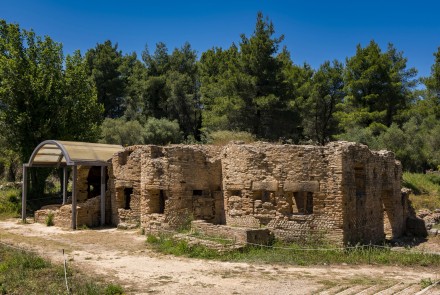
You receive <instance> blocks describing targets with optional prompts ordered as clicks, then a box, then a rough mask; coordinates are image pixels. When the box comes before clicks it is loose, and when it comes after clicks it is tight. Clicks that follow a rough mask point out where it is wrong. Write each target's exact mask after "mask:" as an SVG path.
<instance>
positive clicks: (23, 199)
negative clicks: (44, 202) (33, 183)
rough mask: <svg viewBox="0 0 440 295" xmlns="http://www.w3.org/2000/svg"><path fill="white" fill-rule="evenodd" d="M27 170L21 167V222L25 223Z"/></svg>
mask: <svg viewBox="0 0 440 295" xmlns="http://www.w3.org/2000/svg"><path fill="white" fill-rule="evenodd" d="M27 172H28V169H27V167H26V166H25V165H23V183H22V185H21V188H22V190H21V218H22V220H23V222H26V198H27V189H28V175H27Z"/></svg>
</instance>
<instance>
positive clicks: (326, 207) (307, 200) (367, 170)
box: [109, 142, 409, 244]
mask: <svg viewBox="0 0 440 295" xmlns="http://www.w3.org/2000/svg"><path fill="white" fill-rule="evenodd" d="M401 173H402V169H401V165H400V163H399V162H398V161H396V160H395V158H394V155H393V153H391V152H387V151H380V152H373V151H370V150H369V149H368V148H367V147H366V146H364V145H360V144H354V143H347V142H334V143H330V144H328V145H327V146H324V147H317V146H297V145H275V144H269V143H256V144H229V145H227V146H225V147H218V146H205V145H174V146H165V147H159V146H133V147H128V148H126V149H125V151H122V152H119V153H117V154H115V156H114V157H113V159H112V165H110V181H109V188H110V191H111V193H110V195H111V202H112V222H113V224H115V225H117V224H119V223H125V224H140V226H141V227H142V228H144V229H145V230H146V231H148V230H151V229H155V230H158V229H159V230H160V229H170V228H171V229H173V228H174V229H175V228H179V227H181V226H182V225H184V224H185V223H187V222H188V221H189V220H205V221H207V222H209V223H212V224H219V225H228V226H233V227H244V228H267V229H269V230H270V231H271V232H272V233H273V234H274V235H275V237H277V238H280V239H284V240H295V239H299V238H304V237H306V236H308V235H311V234H319V235H322V236H324V237H326V238H328V239H330V240H333V241H335V242H340V243H341V242H342V243H345V244H348V243H351V244H355V243H358V242H359V243H370V242H372V243H375V242H379V241H383V240H384V238H385V235H388V236H389V237H399V236H401V235H402V234H403V233H404V231H405V225H406V219H407V217H408V214H409V212H408V210H407V208H408V204H407V199H406V198H405V197H402V194H401V191H400V188H401Z"/></svg>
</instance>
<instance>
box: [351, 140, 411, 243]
mask: <svg viewBox="0 0 440 295" xmlns="http://www.w3.org/2000/svg"><path fill="white" fill-rule="evenodd" d="M342 152H343V154H342V162H343V165H342V167H343V181H342V190H343V199H342V204H343V220H344V242H345V243H351V244H355V243H370V242H372V243H375V242H379V241H382V240H383V239H384V237H385V235H386V234H387V235H388V237H389V238H396V237H399V236H401V235H402V234H403V232H404V230H405V223H406V218H407V212H405V208H406V207H407V204H406V198H404V197H402V194H401V176H402V167H401V165H400V162H398V161H396V160H395V158H394V154H393V153H391V152H387V151H379V152H373V151H370V150H369V149H368V147H366V146H364V145H359V144H354V143H345V144H344V146H343V148H342ZM384 224H385V228H386V229H387V231H386V232H385V231H384Z"/></svg>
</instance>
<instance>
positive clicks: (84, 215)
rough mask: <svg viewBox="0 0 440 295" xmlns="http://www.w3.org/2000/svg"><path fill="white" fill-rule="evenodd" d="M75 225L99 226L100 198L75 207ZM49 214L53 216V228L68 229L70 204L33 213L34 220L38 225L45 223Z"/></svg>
mask: <svg viewBox="0 0 440 295" xmlns="http://www.w3.org/2000/svg"><path fill="white" fill-rule="evenodd" d="M76 208H77V215H76V224H77V226H78V227H81V226H84V225H85V226H87V227H95V226H99V225H100V218H101V210H100V197H95V198H91V199H88V200H87V201H85V202H83V203H79V204H78V205H77V207H76ZM49 214H53V224H54V225H55V226H59V227H64V228H70V227H71V224H72V204H67V205H48V206H44V207H42V208H41V209H40V210H37V211H35V214H34V219H35V222H38V223H46V218H47V216H48V215H49Z"/></svg>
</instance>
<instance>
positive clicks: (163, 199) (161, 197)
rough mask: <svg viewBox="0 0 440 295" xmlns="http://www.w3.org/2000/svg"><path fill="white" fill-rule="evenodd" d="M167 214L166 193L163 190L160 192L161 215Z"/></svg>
mask: <svg viewBox="0 0 440 295" xmlns="http://www.w3.org/2000/svg"><path fill="white" fill-rule="evenodd" d="M164 212H165V193H164V191H163V190H160V192H159V213H160V214H163V213H164Z"/></svg>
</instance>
